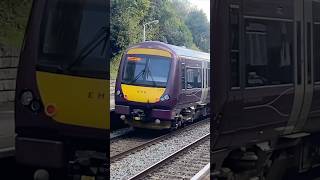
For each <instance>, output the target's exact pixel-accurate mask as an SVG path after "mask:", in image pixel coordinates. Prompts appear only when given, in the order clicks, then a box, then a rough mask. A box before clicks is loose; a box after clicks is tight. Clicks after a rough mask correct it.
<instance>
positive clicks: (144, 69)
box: [129, 68, 146, 84]
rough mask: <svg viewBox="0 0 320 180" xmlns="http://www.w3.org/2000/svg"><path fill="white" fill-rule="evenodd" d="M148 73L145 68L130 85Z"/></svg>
mask: <svg viewBox="0 0 320 180" xmlns="http://www.w3.org/2000/svg"><path fill="white" fill-rule="evenodd" d="M145 72H146V68H144V69H143V70H142V71H141V72H140V73H139V74H137V76H136V77H135V78H134V79H133V80H132V81H130V82H129V84H132V83H135V82H136V81H137V80H138V79H139V78H140V77H141V76H142V75H143V74H144V73H145Z"/></svg>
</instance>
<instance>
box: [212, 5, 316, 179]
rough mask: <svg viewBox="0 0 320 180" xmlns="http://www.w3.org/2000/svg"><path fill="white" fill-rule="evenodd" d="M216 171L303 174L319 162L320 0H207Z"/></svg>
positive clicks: (251, 175) (229, 175)
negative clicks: (211, 61)
mask: <svg viewBox="0 0 320 180" xmlns="http://www.w3.org/2000/svg"><path fill="white" fill-rule="evenodd" d="M211 9H212V14H211V17H212V18H211V19H212V22H213V23H212V24H211V28H212V33H213V40H212V46H211V47H212V48H213V50H212V53H213V59H214V60H215V61H213V63H212V79H213V82H212V83H213V84H214V86H213V95H212V96H211V102H212V104H213V112H214V113H213V115H212V123H211V132H212V133H213V134H212V138H211V175H212V177H214V178H216V179H272V180H277V179H303V177H302V175H303V174H304V173H307V172H310V171H311V170H313V169H314V168H316V167H318V166H319V165H320V151H319V148H320V144H319V132H320V50H319V48H320V1H318V0H304V1H303V0H215V1H213V3H211Z"/></svg>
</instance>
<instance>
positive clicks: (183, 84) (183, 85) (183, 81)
mask: <svg viewBox="0 0 320 180" xmlns="http://www.w3.org/2000/svg"><path fill="white" fill-rule="evenodd" d="M181 89H186V65H185V64H184V63H181Z"/></svg>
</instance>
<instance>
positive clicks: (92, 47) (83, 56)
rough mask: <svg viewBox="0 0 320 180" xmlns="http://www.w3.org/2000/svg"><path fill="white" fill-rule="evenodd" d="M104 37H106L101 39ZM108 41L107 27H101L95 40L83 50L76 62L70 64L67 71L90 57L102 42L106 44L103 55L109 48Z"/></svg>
mask: <svg viewBox="0 0 320 180" xmlns="http://www.w3.org/2000/svg"><path fill="white" fill-rule="evenodd" d="M104 35H105V37H103V38H101V37H102V36H104ZM107 41H108V34H107V27H101V28H100V29H99V31H98V32H97V33H96V34H95V36H94V38H93V39H92V40H91V41H90V42H89V43H88V44H87V45H86V46H85V47H84V48H82V49H81V51H80V53H79V55H78V56H77V57H76V58H75V60H74V61H73V62H72V63H70V64H69V66H68V67H67V68H66V69H67V70H68V71H70V70H71V69H72V68H73V67H74V66H75V65H76V64H78V63H80V62H82V61H83V60H85V59H86V57H88V56H89V54H90V53H91V52H92V51H93V50H95V49H96V48H97V47H98V46H99V45H100V44H101V43H102V42H104V45H103V47H102V50H101V54H103V53H104V50H105V49H106V46H107Z"/></svg>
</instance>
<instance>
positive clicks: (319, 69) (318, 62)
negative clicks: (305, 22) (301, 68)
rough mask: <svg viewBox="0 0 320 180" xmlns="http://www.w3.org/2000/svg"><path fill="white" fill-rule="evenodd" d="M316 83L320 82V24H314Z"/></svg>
mask: <svg viewBox="0 0 320 180" xmlns="http://www.w3.org/2000/svg"><path fill="white" fill-rule="evenodd" d="M313 32H314V48H313V49H314V51H313V52H314V81H315V82H319V81H320V51H319V49H320V22H316V23H315V24H314V30H313Z"/></svg>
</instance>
